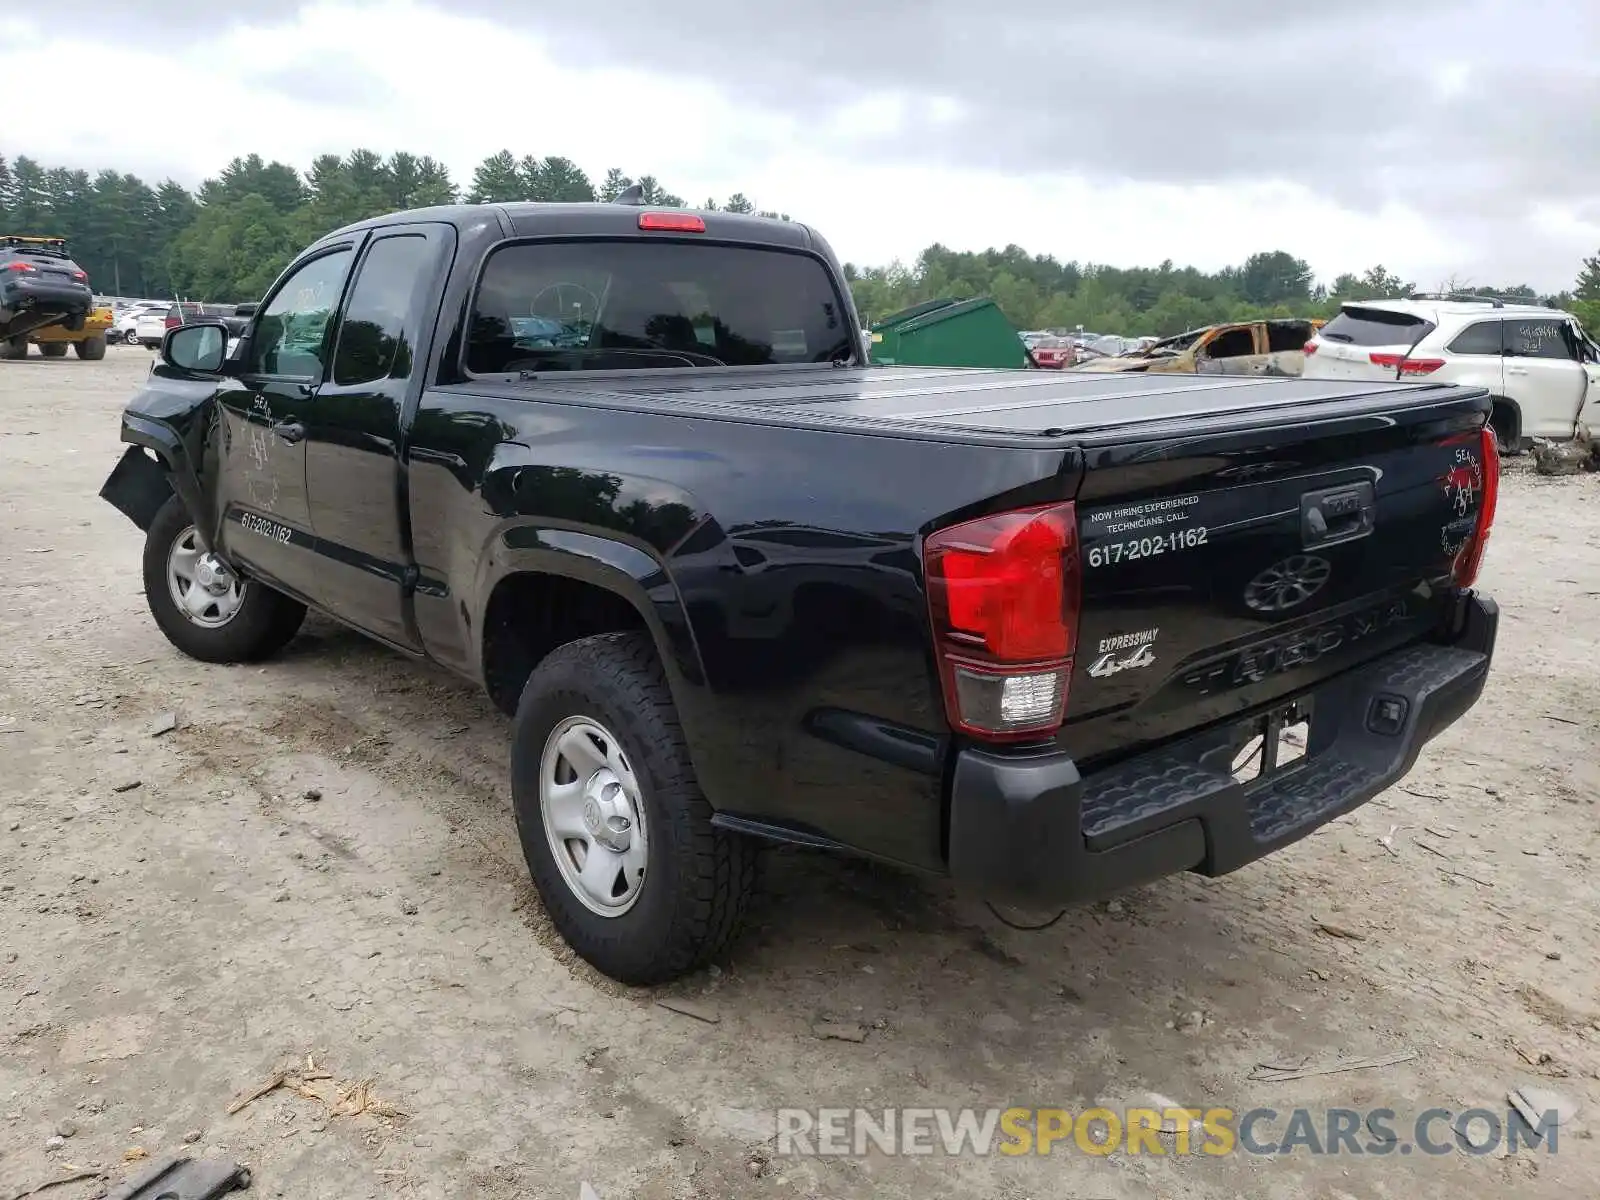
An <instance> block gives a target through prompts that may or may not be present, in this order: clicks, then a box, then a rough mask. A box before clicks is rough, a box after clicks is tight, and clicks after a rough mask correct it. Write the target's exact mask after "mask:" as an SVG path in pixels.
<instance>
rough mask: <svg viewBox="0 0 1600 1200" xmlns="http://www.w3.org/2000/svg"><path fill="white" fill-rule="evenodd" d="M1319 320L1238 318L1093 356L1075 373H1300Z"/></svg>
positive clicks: (1319, 322) (1320, 323)
mask: <svg viewBox="0 0 1600 1200" xmlns="http://www.w3.org/2000/svg"><path fill="white" fill-rule="evenodd" d="M1322 324H1323V322H1322V321H1320V320H1299V319H1282V320H1270V321H1240V322H1235V323H1231V324H1224V325H1207V326H1206V327H1205V328H1204V329H1191V330H1189V332H1187V333H1180V334H1178V335H1177V336H1176V337H1169V338H1163V339H1161V340H1160V341H1157V342H1154V343H1152V344H1151V345H1149V346H1146V347H1145V348H1144V349H1142V350H1135V351H1133V352H1131V353H1128V354H1121V355H1117V356H1115V357H1106V358H1096V359H1092V360H1090V361H1088V362H1085V363H1082V364H1080V365H1079V366H1077V367H1073V368H1071V369H1072V370H1075V371H1148V372H1151V373H1158V374H1177V375H1273V376H1294V375H1299V374H1300V372H1301V371H1302V370H1303V369H1304V367H1305V361H1306V356H1305V347H1306V343H1307V342H1308V341H1310V340H1311V338H1312V336H1313V335H1314V334H1315V333H1316V331H1317V330H1318V329H1320V328H1321V327H1322Z"/></svg>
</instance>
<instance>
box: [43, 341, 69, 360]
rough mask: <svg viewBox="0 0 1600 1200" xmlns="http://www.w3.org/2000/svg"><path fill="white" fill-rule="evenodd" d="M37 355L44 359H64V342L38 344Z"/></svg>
mask: <svg viewBox="0 0 1600 1200" xmlns="http://www.w3.org/2000/svg"><path fill="white" fill-rule="evenodd" d="M39 353H40V354H42V355H44V356H45V357H46V358H65V357H66V356H67V344H66V343H65V342H40V343H39Z"/></svg>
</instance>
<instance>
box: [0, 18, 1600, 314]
mask: <svg viewBox="0 0 1600 1200" xmlns="http://www.w3.org/2000/svg"><path fill="white" fill-rule="evenodd" d="M5 7H7V8H10V7H13V6H11V5H6V6H5ZM28 7H30V8H32V7H33V6H28ZM446 8H448V9H449V10H450V11H451V13H453V14H454V15H446V12H445V9H446ZM35 11H38V10H37V9H36V10H35ZM110 11H111V10H106V12H107V13H109V12H110ZM135 12H136V13H137V14H138V15H137V16H133V15H132V14H133V13H135ZM1069 14H1072V15H1069ZM32 19H33V18H29V17H20V16H17V15H5V16H0V79H4V80H5V81H6V95H7V96H8V97H9V99H8V111H9V112H10V113H11V114H12V119H9V120H6V121H4V123H3V124H0V154H5V155H6V156H7V157H8V158H10V157H15V156H16V155H17V154H28V155H30V156H33V157H35V158H38V159H40V160H42V161H44V162H45V163H46V164H48V165H67V166H81V167H85V168H89V169H91V170H92V169H98V168H101V167H107V166H110V167H115V168H118V169H120V170H124V171H131V172H134V173H136V174H139V175H141V176H143V177H145V178H146V179H147V180H149V181H151V182H155V181H157V180H158V179H159V178H160V177H162V176H166V175H170V176H172V177H173V178H176V179H178V180H180V181H181V182H184V183H186V184H190V185H193V184H196V183H198V182H199V181H200V180H201V179H202V178H204V177H205V176H206V175H208V174H214V173H215V172H216V171H217V169H218V168H220V167H221V166H222V165H223V164H224V163H226V162H227V160H228V159H229V158H231V157H233V156H234V155H237V154H245V153H249V152H251V151H255V152H258V153H260V154H262V155H263V156H265V157H268V158H278V159H282V160H284V161H286V162H289V163H292V164H294V165H296V166H298V167H301V168H304V167H305V166H306V165H308V164H309V163H310V161H311V159H312V157H313V156H315V155H317V154H320V153H325V152H344V151H347V150H349V149H351V148H353V147H356V146H365V147H368V148H370V149H373V150H377V151H379V152H382V153H388V152H390V151H393V150H396V149H404V150H410V151H412V152H414V153H417V154H432V155H434V156H435V157H437V158H439V159H441V160H442V161H444V162H445V163H447V164H448V165H449V166H450V167H451V169H452V170H453V171H454V173H455V174H456V176H457V180H458V182H461V183H465V182H466V181H467V180H468V179H470V177H471V172H472V168H473V167H474V166H475V165H476V163H477V162H478V161H479V160H481V159H482V158H483V157H484V156H486V155H488V154H491V153H493V152H494V151H496V150H499V149H501V148H508V149H510V150H512V151H513V152H514V153H516V154H517V155H519V156H520V155H522V154H534V155H539V156H544V155H551V154H559V155H564V156H566V157H568V158H571V159H573V160H575V161H576V162H577V163H578V164H579V165H580V166H582V167H583V168H585V169H586V170H587V171H588V172H589V173H590V175H591V176H592V177H593V178H595V180H596V181H597V182H598V180H599V178H600V177H601V176H602V175H603V174H604V172H605V170H606V168H607V167H611V166H620V167H622V168H624V169H625V170H626V171H628V172H629V173H631V174H634V175H638V174H643V173H652V174H654V175H656V176H657V177H658V178H659V179H660V180H661V181H662V183H663V185H665V186H666V187H667V188H669V189H671V190H672V191H675V192H677V193H678V194H680V195H683V196H685V197H687V198H689V199H690V201H691V202H694V203H698V202H699V201H700V200H701V199H702V198H703V197H705V196H707V195H713V196H717V197H726V196H727V195H728V194H730V193H732V192H735V191H743V192H745V193H746V194H747V195H749V196H750V197H751V198H752V199H753V200H755V201H756V202H757V203H758V204H759V205H760V206H761V207H763V208H775V209H781V210H782V211H785V212H788V213H790V214H792V215H793V216H794V217H796V218H797V219H800V220H805V221H807V222H809V223H811V224H814V225H816V226H818V227H819V228H820V229H821V230H822V231H823V232H824V233H825V234H826V235H827V237H828V238H829V240H830V241H831V242H832V243H833V245H834V248H835V249H836V250H837V251H838V252H839V254H840V255H841V256H842V257H844V258H847V259H849V260H851V261H854V262H858V263H867V264H873V263H885V262H888V261H889V260H891V259H894V258H897V257H898V258H901V259H903V260H906V261H910V260H911V259H912V258H913V257H914V256H915V255H916V253H917V252H918V251H919V250H921V249H922V248H923V247H924V246H926V245H927V244H928V243H930V242H933V241H939V242H942V243H944V244H945V245H947V246H951V247H954V248H958V249H982V248H984V247H986V246H989V245H997V246H1000V245H1005V244H1006V243H1009V242H1015V243H1017V244H1018V245H1021V246H1023V247H1025V248H1026V249H1028V250H1029V251H1031V252H1035V253H1050V254H1054V255H1056V256H1057V257H1058V258H1062V259H1078V260H1080V261H1095V262H1105V263H1112V264H1116V265H1122V266H1131V265H1138V264H1155V263H1159V262H1160V261H1161V260H1162V259H1166V258H1170V259H1172V260H1174V261H1175V262H1177V263H1179V264H1193V265H1196V266H1200V267H1203V268H1207V269H1215V268H1217V267H1220V266H1224V265H1226V264H1229V263H1236V262H1239V261H1241V260H1243V259H1244V257H1245V256H1246V255H1248V254H1250V253H1251V252H1253V251H1256V250H1264V249H1285V250H1288V251H1290V252H1292V253H1294V254H1296V255H1299V256H1301V257H1303V258H1305V259H1307V260H1308V261H1309V262H1310V263H1311V265H1312V266H1313V267H1314V268H1315V269H1316V271H1317V272H1318V274H1319V276H1321V277H1322V278H1323V279H1324V280H1331V278H1332V277H1333V275H1335V274H1336V273H1338V272H1340V271H1345V270H1361V269H1363V268H1365V267H1367V266H1370V265H1372V264H1374V263H1378V262H1381V263H1383V264H1384V265H1386V266H1388V267H1389V268H1390V269H1392V270H1395V271H1397V272H1399V273H1400V274H1402V275H1403V276H1405V277H1407V278H1410V279H1414V280H1415V281H1416V282H1417V283H1418V284H1419V285H1422V286H1430V287H1431V286H1436V285H1438V284H1439V283H1440V282H1442V281H1443V280H1444V279H1446V278H1447V277H1454V278H1455V279H1456V281H1457V282H1459V283H1470V284H1482V285H1505V284H1511V283H1519V282H1528V283H1531V284H1533V285H1534V286H1535V287H1538V288H1540V289H1541V290H1558V289H1562V288H1566V287H1569V286H1571V284H1572V281H1573V279H1574V277H1575V275H1576V273H1577V270H1578V267H1579V259H1580V258H1581V257H1582V256H1583V255H1585V254H1593V253H1594V252H1595V251H1596V250H1597V249H1600V0H1403V2H1399V0H1339V2H1338V3H1323V4H1316V3H1312V4H1305V5H1293V4H1283V3H1282V2H1281V0H1207V2H1205V3H1192V2H1189V0H1087V2H1082V0H1080V2H1079V3H1076V4H1063V3H1060V2H1059V0H982V2H978V3H975V2H974V0H808V2H805V3H788V2H780V0H683V2H680V3H674V2H673V0H592V2H589V3H577V4H557V5H552V6H546V5H537V6H535V5H531V4H525V3H522V2H520V0H451V3H449V4H448V5H438V6H433V5H428V4H423V3H376V2H374V3H359V2H348V0H347V2H346V3H341V4H320V3H299V2H297V0H280V2H279V3H277V4H275V5H273V6H272V10H271V15H269V16H255V15H251V16H250V18H249V19H250V20H252V21H254V22H256V23H255V24H254V25H250V26H247V25H245V24H244V21H245V16H244V15H241V10H240V9H238V8H235V7H233V6H230V5H214V4H211V3H209V2H205V0H156V2H154V3H150V4H145V5H138V6H136V7H135V8H134V9H132V10H129V13H128V16H127V19H124V18H122V17H119V18H117V19H115V20H112V19H110V18H109V17H108V18H107V19H106V20H104V21H102V22H100V23H98V24H96V25H95V26H94V29H93V32H92V34H91V33H90V32H89V30H88V29H87V28H86V27H84V26H83V25H82V23H81V22H79V23H76V24H73V23H66V24H63V23H62V22H59V21H51V22H49V23H48V25H46V24H45V23H43V22H41V23H39V24H36V25H32V26H30V24H29V22H30V20H32ZM63 64H67V68H66V69H68V70H69V72H70V75H71V78H72V80H73V86H72V89H71V90H72V93H73V95H72V97H71V98H70V102H67V103H63V102H62V97H63V93H62V91H61V87H62V78H63V76H62V74H61V71H62V70H63ZM29 95H35V96H37V97H38V101H37V104H30V102H29V101H27V99H26V97H27V96H29ZM19 106H20V109H21V111H24V112H26V111H33V112H36V113H38V114H39V116H38V119H37V120H32V119H18V118H17V116H16V114H17V113H18V111H19ZM164 109H170V110H171V111H172V112H173V113H174V114H175V115H174V116H172V117H170V118H168V117H166V116H165V115H164V112H163V110H164ZM45 114H48V115H47V116H46V115H45Z"/></svg>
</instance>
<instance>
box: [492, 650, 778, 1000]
mask: <svg viewBox="0 0 1600 1200" xmlns="http://www.w3.org/2000/svg"><path fill="white" fill-rule="evenodd" d="M573 717H586V718H589V719H591V720H593V721H595V722H598V723H599V724H600V725H602V726H603V727H604V728H605V729H606V730H608V731H611V732H612V733H613V736H614V737H615V739H616V742H617V747H618V749H620V750H621V752H622V753H623V754H624V755H625V756H626V758H627V761H628V763H629V765H630V769H631V770H632V772H633V775H634V777H635V778H636V779H637V780H638V783H639V792H640V799H641V801H642V804H643V817H644V826H645V829H646V831H647V833H648V837H647V840H646V847H647V849H646V857H645V867H644V871H645V874H644V880H643V883H642V884H641V885H640V889H639V895H638V898H637V900H636V901H635V902H634V904H633V907H631V908H630V909H628V910H627V911H626V912H625V913H623V914H622V915H620V916H601V915H599V914H597V913H595V912H593V911H591V910H590V908H589V907H588V906H587V905H586V904H585V903H584V902H583V901H582V900H580V899H579V898H578V895H577V893H576V892H575V891H574V890H573V888H572V886H571V885H569V884H568V883H567V881H566V879H565V878H564V876H563V875H562V871H561V868H560V867H559V866H558V865H557V863H556V859H555V854H556V851H555V850H554V849H553V847H552V845H551V841H550V838H549V836H548V835H547V834H546V831H545V822H544V816H543V811H542V805H541V802H540V782H539V781H540V773H541V769H542V763H543V759H544V752H545V744H546V741H547V740H548V739H549V738H550V736H551V734H552V733H554V732H555V730H556V727H557V726H558V725H561V724H562V722H564V721H566V720H568V719H569V718H573ZM511 794H512V799H513V807H514V810H515V813H516V819H517V832H518V834H519V836H520V838H521V840H522V852H523V855H524V857H525V858H526V859H527V861H528V870H529V871H530V873H531V874H532V876H533V882H534V885H535V886H536V887H537V888H538V889H539V894H540V896H541V897H543V899H544V905H545V909H546V911H547V912H548V913H549V914H550V919H551V921H552V922H553V923H554V925H555V927H556V929H557V931H558V932H559V933H560V934H561V936H562V937H563V938H565V939H566V941H567V944H568V945H570V946H571V947H572V948H573V950H575V951H576V952H577V953H578V955H579V956H581V957H582V958H583V959H584V960H585V961H587V962H588V963H589V964H590V965H591V966H593V967H594V968H595V969H596V970H598V971H600V972H601V973H602V974H605V975H608V976H610V977H611V978H612V979H615V980H617V981H618V982H620V983H624V984H629V985H633V986H647V985H650V984H657V983H665V982H668V981H669V980H673V979H676V978H679V977H680V976H683V975H686V974H688V973H689V972H691V971H694V970H696V969H697V968H699V967H702V966H704V965H705V964H706V963H708V962H709V961H710V960H711V959H713V958H714V957H715V956H716V955H717V954H719V953H720V952H721V951H722V950H723V949H724V948H725V947H727V945H728V944H729V943H730V942H731V941H732V940H733V938H734V937H735V935H736V934H737V932H738V929H739V925H740V922H741V920H742V918H743V916H744V912H745V908H746V905H747V903H748V901H749V898H750V894H751V892H752V891H753V890H754V887H755V876H756V862H757V846H756V844H755V843H754V842H753V841H751V840H750V839H748V838H744V837H740V836H739V835H736V834H730V833H727V832H725V831H723V830H720V829H716V828H714V827H713V826H712V824H711V805H710V804H709V803H708V802H707V800H706V798H705V794H704V793H703V792H701V790H700V785H699V783H698V782H697V781H696V780H695V776H694V768H693V767H692V766H691V764H690V761H689V752H688V748H687V746H686V745H685V743H684V736H683V729H682V726H681V725H680V724H679V722H678V715H677V711H676V709H675V708H674V707H673V703H672V696H671V694H670V692H669V690H668V688H667V681H666V677H665V676H664V674H663V673H662V669H661V663H660V660H659V659H658V658H657V657H656V652H655V647H654V645H653V644H652V643H651V640H650V638H649V636H648V635H646V634H643V633H607V634H601V635H599V636H596V637H587V638H582V639H580V640H578V641H575V642H569V643H567V644H566V645H564V646H561V647H559V648H557V649H556V650H554V651H552V652H551V653H550V654H549V655H548V656H547V657H546V658H545V659H544V661H543V662H541V663H540V664H539V666H538V668H537V669H536V670H535V671H534V672H533V674H532V675H531V676H530V677H529V679H528V682H527V685H526V687H524V689H523V692H522V701H521V703H520V704H519V705H518V708H517V715H516V719H515V723H514V726H513V734H512V753H511Z"/></svg>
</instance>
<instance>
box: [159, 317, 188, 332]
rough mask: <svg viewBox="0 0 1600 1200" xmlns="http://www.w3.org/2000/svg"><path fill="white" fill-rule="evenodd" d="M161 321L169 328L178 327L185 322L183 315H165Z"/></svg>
mask: <svg viewBox="0 0 1600 1200" xmlns="http://www.w3.org/2000/svg"><path fill="white" fill-rule="evenodd" d="M161 323H162V324H163V325H165V326H166V327H167V328H168V329H176V328H177V327H178V326H179V325H182V324H183V318H182V317H163V318H162V319H161Z"/></svg>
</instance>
